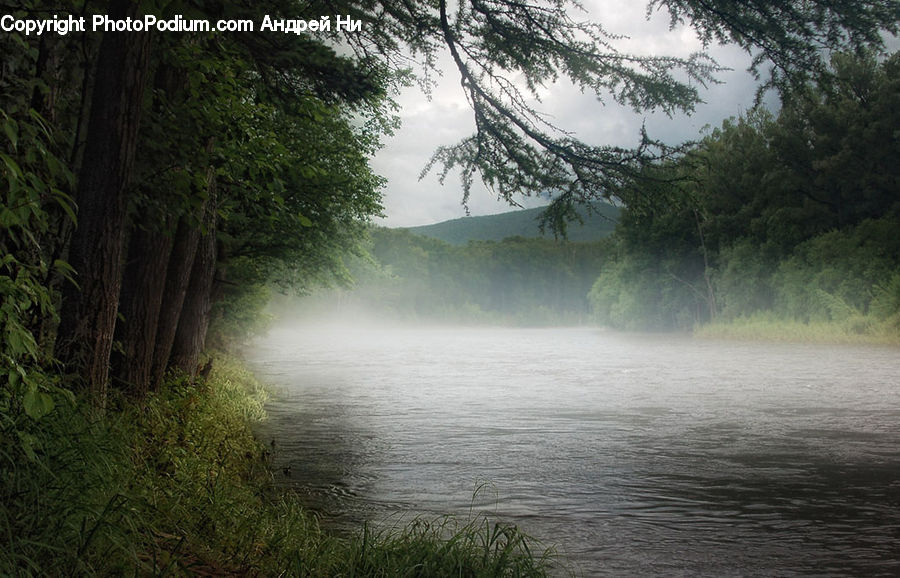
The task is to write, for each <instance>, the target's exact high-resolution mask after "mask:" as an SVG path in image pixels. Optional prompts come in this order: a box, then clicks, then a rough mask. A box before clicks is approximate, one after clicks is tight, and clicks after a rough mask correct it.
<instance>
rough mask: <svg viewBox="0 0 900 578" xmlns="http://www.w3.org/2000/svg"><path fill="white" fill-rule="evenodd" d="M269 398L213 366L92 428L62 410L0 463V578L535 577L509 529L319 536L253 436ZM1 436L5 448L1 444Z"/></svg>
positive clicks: (24, 435) (221, 365) (240, 371)
mask: <svg viewBox="0 0 900 578" xmlns="http://www.w3.org/2000/svg"><path fill="white" fill-rule="evenodd" d="M265 395H266V393H265V390H264V388H262V386H261V385H260V384H259V383H258V382H257V381H256V380H255V379H254V378H253V376H252V375H251V374H250V373H249V372H248V371H247V370H246V369H245V368H243V367H242V366H241V365H240V364H239V363H237V362H236V361H234V360H230V359H226V358H224V357H220V358H217V359H216V362H215V363H214V365H213V369H212V371H211V373H210V375H209V376H208V378H207V379H206V380H200V381H198V382H196V383H189V382H185V381H180V382H175V383H169V384H167V385H166V387H165V388H164V389H163V391H161V392H159V393H158V394H155V395H153V396H151V398H150V399H149V400H148V401H147V403H146V405H145V406H144V407H141V408H138V407H135V406H134V405H132V404H130V403H128V402H126V401H124V400H114V401H113V404H114V405H115V406H116V407H115V408H114V411H110V412H108V413H107V417H105V418H104V419H102V420H92V419H90V418H89V417H88V412H86V411H85V408H84V407H83V406H80V405H77V404H74V405H73V404H62V405H60V404H58V407H57V409H56V410H54V412H53V413H51V414H50V415H47V416H44V418H42V419H41V420H38V421H34V422H33V423H30V424H29V426H28V427H27V428H22V427H21V425H22V424H18V425H17V429H13V428H7V427H5V426H7V425H9V424H3V425H4V431H18V434H17V435H18V437H19V441H20V443H12V444H4V447H7V448H10V449H8V450H4V451H3V453H2V454H0V473H2V474H3V475H2V478H0V498H2V502H0V535H2V536H4V538H3V539H2V542H3V543H4V545H3V547H0V574H3V575H19V576H35V575H63V574H65V575H69V574H74V575H153V576H156V575H160V576H161V575H216V576H229V575H259V576H270V575H271V576H276V575H289V576H339V575H341V576H347V575H352V576H395V575H410V572H412V573H414V574H415V575H416V576H446V575H463V576H544V575H546V574H547V573H548V571H549V567H550V566H549V564H550V559H549V558H548V557H547V555H546V554H545V555H541V554H540V553H539V552H532V551H531V550H530V546H532V545H531V544H530V543H529V542H528V540H527V538H526V537H525V536H524V535H523V534H522V533H521V532H519V531H518V530H517V529H516V528H514V527H507V526H503V525H497V524H493V523H491V522H489V521H487V520H485V519H483V518H477V519H474V520H454V519H439V520H436V521H425V520H421V521H418V522H416V523H414V524H412V525H411V526H409V527H406V528H401V529H398V530H394V531H389V532H388V531H373V530H372V529H371V528H361V529H359V531H358V532H356V533H354V534H353V535H348V536H338V535H334V534H331V533H328V532H325V531H323V530H322V529H321V527H320V526H319V524H318V522H317V519H316V516H315V514H314V513H313V512H310V511H308V510H305V509H304V508H302V507H301V506H300V504H299V502H298V500H296V499H294V498H293V497H292V496H291V494H290V493H285V492H283V491H278V490H276V489H275V488H274V486H273V484H272V483H271V480H272V476H271V473H270V471H269V468H268V464H267V461H266V457H267V454H266V451H265V449H264V447H263V446H262V445H261V444H260V443H259V442H258V441H257V440H256V439H255V438H254V437H253V435H252V433H251V424H252V423H253V421H254V420H258V419H262V418H263V417H264V412H263V403H264V401H265ZM0 435H3V434H2V433H0Z"/></svg>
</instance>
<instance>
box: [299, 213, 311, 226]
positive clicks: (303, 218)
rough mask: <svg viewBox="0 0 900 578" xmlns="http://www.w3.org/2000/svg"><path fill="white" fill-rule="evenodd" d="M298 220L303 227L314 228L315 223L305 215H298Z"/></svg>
mask: <svg viewBox="0 0 900 578" xmlns="http://www.w3.org/2000/svg"><path fill="white" fill-rule="evenodd" d="M297 219H298V220H299V221H300V224H301V225H303V226H304V227H312V226H313V222H312V221H310V220H309V218H308V217H307V216H305V215H300V214H298V215H297Z"/></svg>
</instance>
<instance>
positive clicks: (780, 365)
mask: <svg viewBox="0 0 900 578" xmlns="http://www.w3.org/2000/svg"><path fill="white" fill-rule="evenodd" d="M251 359H252V360H253V363H254V366H255V368H256V370H257V372H258V374H259V375H260V377H261V378H262V379H264V380H265V381H266V382H268V383H269V384H271V385H272V386H273V387H274V388H275V394H274V395H273V398H272V400H271V402H270V403H269V405H268V412H269V416H270V418H269V420H268V421H267V422H266V423H264V424H263V425H262V426H261V428H260V435H261V436H262V437H263V438H264V439H266V440H268V439H275V440H276V451H275V454H274V455H275V458H274V459H275V462H276V466H277V467H278V469H279V470H280V469H281V468H282V467H287V466H288V465H290V466H291V468H290V471H291V476H290V477H286V476H285V477H284V478H283V479H282V482H283V483H285V484H287V485H291V486H292V487H294V488H295V489H296V490H297V491H298V492H299V493H301V494H302V495H304V496H305V497H306V499H307V500H308V503H309V504H310V505H311V506H313V507H316V508H317V509H319V510H320V511H322V512H323V513H324V516H326V519H327V520H328V521H329V523H333V524H336V525H338V526H341V525H352V524H356V523H358V522H359V521H360V520H363V519H368V520H381V521H387V522H388V523H392V522H396V521H397V520H400V519H405V518H406V517H407V516H411V515H417V514H424V515H426V516H431V515H436V514H443V513H454V514H458V515H461V516H463V517H465V516H468V515H470V514H471V513H472V512H486V513H488V514H490V515H491V517H492V518H499V519H502V520H505V521H508V522H511V523H515V524H518V525H519V526H520V527H522V528H523V529H525V531H527V532H528V533H529V534H531V535H532V536H535V537H536V538H538V539H539V540H541V542H542V543H544V544H547V545H555V546H556V547H557V550H558V551H559V552H560V553H561V554H562V555H563V557H564V558H565V559H567V560H569V561H570V563H571V566H572V568H574V569H575V571H576V573H578V574H583V575H585V576H628V575H644V576H648V575H659V576H770V575H780V576H789V575H817V576H829V575H831V576H844V575H900V351H898V350H897V349H895V348H878V347H846V346H812V345H784V344H778V345H773V344H746V343H735V342H726V343H720V342H707V341H699V340H692V339H690V338H684V337H672V336H647V335H623V334H617V333H611V332H604V331H601V330H596V329H585V328H577V329H524V330H523V329H494V328H430V329H423V328H392V329H385V328H374V327H373V328H361V329H360V328H357V329H354V330H352V331H351V330H347V329H346V328H340V327H333V326H332V327H323V326H318V327H312V326H309V327H295V328H282V329H279V330H276V331H273V332H272V333H271V334H270V335H269V336H268V337H266V338H265V339H264V340H261V341H260V342H259V343H257V344H256V346H255V348H254V350H253V351H252V354H251Z"/></svg>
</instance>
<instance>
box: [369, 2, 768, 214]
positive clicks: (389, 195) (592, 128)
mask: <svg viewBox="0 0 900 578" xmlns="http://www.w3.org/2000/svg"><path fill="white" fill-rule="evenodd" d="M584 4H585V6H586V8H587V9H588V10H589V14H585V15H584V18H591V19H593V20H595V21H597V22H600V23H601V24H602V25H603V26H604V28H605V29H606V30H607V31H608V32H611V33H616V34H625V35H627V36H629V39H628V40H625V41H621V42H619V43H617V45H616V46H617V47H618V48H619V49H620V50H621V51H623V52H631V53H636V54H648V55H649V54H655V55H672V56H688V55H690V54H691V53H693V52H696V51H698V50H700V49H701V45H700V42H699V41H698V40H697V39H696V37H695V36H694V34H693V32H692V31H691V30H689V29H686V28H685V29H676V30H674V31H669V29H668V25H669V19H668V13H666V12H663V13H657V14H655V15H654V16H653V17H652V18H651V19H650V20H647V19H646V12H645V10H646V5H645V4H644V3H642V2H634V3H625V2H621V1H615V0H592V1H589V2H585V3H584ZM573 16H576V17H577V16H578V15H577V14H576V15H573ZM709 52H710V54H712V55H713V57H714V58H715V59H716V60H717V61H718V62H719V64H721V65H723V66H727V67H729V68H732V69H733V70H732V71H730V72H723V73H720V74H719V76H718V78H719V79H720V80H721V81H723V82H724V84H720V85H713V86H711V87H710V88H709V89H707V90H705V91H704V92H702V98H703V100H704V101H705V103H703V104H700V105H698V106H697V109H696V112H695V113H694V114H693V115H691V116H685V115H679V116H676V117H674V118H672V119H669V118H668V117H666V116H665V115H663V114H655V115H654V114H648V113H644V114H635V113H634V112H633V111H631V110H630V109H625V108H621V107H619V106H617V105H615V103H611V102H607V103H606V104H600V103H599V102H598V101H597V99H596V97H595V96H594V95H592V94H581V93H580V92H579V91H578V90H577V89H575V88H573V87H571V86H570V85H569V84H568V83H565V82H563V83H560V84H559V85H557V86H553V87H549V88H548V89H547V91H546V93H545V94H544V95H542V96H543V98H542V103H540V104H539V105H538V108H539V110H540V111H541V112H544V113H547V114H549V115H550V116H551V119H552V120H553V121H554V123H555V124H556V125H557V126H560V127H561V128H563V129H566V130H568V131H572V132H574V133H575V135H576V136H577V137H578V138H581V139H582V140H584V141H585V142H588V143H591V144H598V145H599V144H610V145H623V146H632V145H635V144H637V142H638V137H639V130H640V126H641V123H642V122H646V126H647V129H648V132H649V134H650V136H651V137H654V138H658V139H660V140H664V141H666V142H669V143H672V144H674V143H676V142H680V141H683V140H687V139H691V138H695V137H696V136H697V135H698V134H699V132H700V130H701V128H702V127H704V125H712V126H717V125H719V124H720V123H721V121H722V119H724V118H727V117H729V116H736V115H738V114H740V113H741V112H743V111H746V110H747V109H748V108H749V107H750V106H751V105H752V103H753V98H754V95H755V89H756V84H755V83H754V80H753V78H752V77H751V75H750V74H749V73H747V72H746V68H747V66H748V64H749V56H748V55H747V54H746V53H744V52H742V51H741V50H739V49H737V48H735V47H719V46H714V47H712V48H711V49H710V50H709ZM444 62H445V63H446V65H445V67H444V70H445V74H444V76H443V78H441V79H440V82H439V84H438V86H437V87H436V89H435V90H434V92H433V95H432V98H431V100H428V99H427V98H426V96H425V95H424V94H423V93H422V92H421V91H420V90H419V89H418V88H416V87H412V88H408V89H406V90H404V91H403V92H402V93H401V94H400V95H399V96H398V97H397V100H398V102H399V104H400V105H401V118H402V121H403V127H402V128H401V129H400V130H399V131H398V132H397V133H396V134H395V135H394V136H393V137H391V138H390V139H388V140H387V141H386V143H385V145H386V146H385V147H384V148H383V149H382V151H381V152H380V154H378V155H377V156H376V158H375V159H374V161H373V167H374V169H375V170H376V171H377V172H378V173H379V174H381V175H383V176H385V177H387V179H388V185H387V187H386V189H385V191H384V207H385V214H386V217H385V218H384V219H380V220H379V221H378V222H379V223H380V224H383V225H386V226H389V227H406V226H414V225H424V224H430V223H435V222H439V221H444V220H447V219H455V218H458V217H462V216H465V208H464V207H463V206H462V205H461V199H462V192H461V187H460V184H459V179H458V177H457V175H454V174H451V175H449V176H448V177H447V179H446V181H445V183H444V185H443V186H442V185H441V184H440V183H439V182H438V179H437V176H436V174H429V175H428V176H427V177H426V178H424V179H422V180H419V174H420V172H421V170H422V168H423V167H424V166H425V164H426V163H427V162H428V159H429V158H430V157H431V153H432V152H434V150H435V149H436V148H437V147H438V146H440V145H448V144H454V143H456V142H457V141H459V140H460V139H461V138H464V137H466V136H468V135H470V134H472V132H473V129H474V121H473V118H472V113H471V110H470V109H469V107H468V104H467V103H466V99H465V96H464V94H463V92H462V90H461V88H460V86H459V79H458V76H456V75H455V68H453V67H452V63H451V62H450V60H449V58H446V59H445V60H444ZM525 204H526V205H528V204H529V203H527V202H526V203H525ZM531 204H532V205H533V204H534V202H532V203H531ZM469 210H470V213H471V214H472V215H485V214H492V213H498V212H504V211H508V210H512V208H511V207H510V206H509V205H508V204H506V203H505V202H501V201H498V200H497V198H496V195H495V194H492V193H491V192H489V191H488V190H486V189H485V188H483V187H479V188H477V189H475V190H473V192H472V196H471V198H470V200H469Z"/></svg>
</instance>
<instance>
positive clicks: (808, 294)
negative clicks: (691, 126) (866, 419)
mask: <svg viewBox="0 0 900 578" xmlns="http://www.w3.org/2000/svg"><path fill="white" fill-rule="evenodd" d="M898 73H900V55H898V54H897V53H895V54H893V55H892V56H891V57H890V58H887V59H885V60H882V61H876V60H875V59H874V58H872V57H869V56H851V55H847V54H838V55H835V56H834V57H833V59H832V66H831V68H830V70H829V72H828V74H827V75H826V76H823V77H822V78H820V79H819V80H818V82H816V83H808V84H805V85H803V86H801V87H797V88H795V89H793V90H792V91H790V92H788V93H785V94H784V95H783V96H782V102H781V108H780V110H779V111H778V112H777V113H773V112H769V111H767V110H764V109H760V110H756V111H752V112H750V113H747V114H746V115H743V116H741V117H739V118H736V119H730V120H727V121H725V122H724V123H723V124H722V125H721V126H720V127H718V128H716V129H714V130H712V131H710V132H709V133H708V134H707V135H706V136H704V137H703V138H702V139H701V140H700V141H699V142H698V143H697V145H696V146H695V147H693V148H692V150H691V151H690V152H689V153H688V154H686V155H685V156H684V157H683V158H681V159H679V160H678V161H677V162H674V163H670V164H666V165H660V166H654V167H652V168H650V169H648V170H649V171H650V173H651V174H649V175H648V178H649V179H652V180H654V181H656V182H655V183H654V184H652V185H649V186H648V183H647V181H644V180H641V181H638V182H636V183H635V185H634V186H633V187H632V188H631V190H630V191H629V192H628V193H626V199H627V201H626V204H627V209H626V210H625V211H624V212H623V215H622V220H621V222H620V224H619V228H618V229H617V231H616V235H615V243H616V248H615V252H614V254H613V258H612V259H611V261H610V262H608V263H606V264H605V266H603V267H602V270H601V273H600V276H599V278H598V279H597V281H596V283H595V284H594V286H593V288H592V289H591V294H590V300H591V304H592V306H593V309H594V313H595V315H596V318H597V320H598V321H599V322H600V323H603V324H607V325H609V326H612V327H616V328H624V329H688V330H690V329H692V328H694V327H696V326H698V325H703V324H711V325H712V328H713V329H715V328H718V330H721V331H722V332H728V331H729V330H738V329H739V328H740V326H742V325H744V326H748V325H749V326H753V325H757V326H760V327H758V329H762V328H763V327H764V326H765V325H767V324H771V325H772V327H771V331H770V333H773V334H777V332H778V331H780V330H781V331H783V330H785V328H786V327H787V328H790V327H796V326H802V325H805V326H807V327H808V326H809V325H810V324H812V325H813V326H815V325H816V324H820V325H823V326H829V325H830V326H831V327H832V328H833V329H835V330H837V332H838V333H839V334H841V335H845V336H851V337H852V336H853V335H857V336H859V335H876V336H881V337H882V338H883V339H885V340H888V341H894V342H896V340H897V336H898V334H900V237H898V235H897V231H898V230H900V194H898V193H900V172H898V171H900V169H898V163H897V159H900V140H898V139H897V134H896V127H897V126H898V123H900V117H898V114H900V108H898V106H897V104H898V99H900V83H898V78H900V74H898ZM776 336H777V335H776ZM810 336H812V337H814V335H810Z"/></svg>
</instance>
